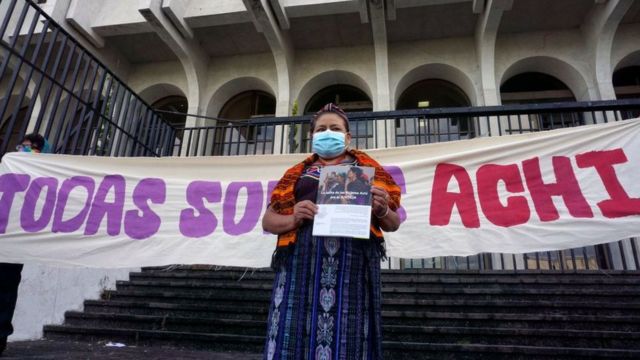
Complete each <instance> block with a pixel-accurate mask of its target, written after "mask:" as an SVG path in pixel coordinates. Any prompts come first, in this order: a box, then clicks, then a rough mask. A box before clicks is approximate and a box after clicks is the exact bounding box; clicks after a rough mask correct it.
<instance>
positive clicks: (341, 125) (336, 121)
mask: <svg viewBox="0 0 640 360" xmlns="http://www.w3.org/2000/svg"><path fill="white" fill-rule="evenodd" d="M327 129H329V130H331V131H339V132H342V133H344V134H345V138H344V143H345V144H346V145H347V146H349V143H350V142H351V134H350V133H349V132H347V127H346V125H345V121H344V119H343V118H341V117H340V116H339V115H338V114H334V113H324V114H322V115H320V116H319V117H318V118H317V119H316V127H315V128H314V129H313V133H312V134H311V135H313V134H316V133H319V132H323V131H325V130H327Z"/></svg>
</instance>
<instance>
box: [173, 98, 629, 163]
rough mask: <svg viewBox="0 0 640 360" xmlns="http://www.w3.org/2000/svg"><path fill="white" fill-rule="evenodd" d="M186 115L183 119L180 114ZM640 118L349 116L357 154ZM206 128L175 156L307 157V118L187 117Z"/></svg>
mask: <svg viewBox="0 0 640 360" xmlns="http://www.w3.org/2000/svg"><path fill="white" fill-rule="evenodd" d="M182 115H185V114H182ZM638 116H640V99H627V100H612V101H591V102H571V103H566V102H565V103H544V104H525V105H507V106H485V107H464V108H438V109H413V110H400V111H379V112H353V113H349V122H350V127H351V135H352V142H351V145H352V146H354V147H356V148H360V149H372V148H380V147H391V146H406V145H417V144H428V143H435V142H444V141H454V140H461V139H469V138H474V137H478V136H500V135H510V134H523V133H529V132H537V131H543V130H551V129H556V128H563V127H574V126H580V125H585V124H594V123H603V122H610V121H619V120H624V119H629V118H635V117H638ZM186 118H187V121H189V120H192V121H191V122H209V123H211V125H208V126H190V127H182V128H178V129H177V131H178V132H180V133H181V136H180V137H179V138H178V139H177V140H176V144H175V147H174V152H173V154H174V155H177V156H212V155H214V156H215V155H220V156H230V155H252V154H282V153H300V152H302V153H306V152H309V151H310V134H309V125H308V124H309V122H310V119H311V116H310V115H307V116H294V117H269V118H255V119H248V120H228V119H220V118H213V117H207V116H198V115H191V114H186Z"/></svg>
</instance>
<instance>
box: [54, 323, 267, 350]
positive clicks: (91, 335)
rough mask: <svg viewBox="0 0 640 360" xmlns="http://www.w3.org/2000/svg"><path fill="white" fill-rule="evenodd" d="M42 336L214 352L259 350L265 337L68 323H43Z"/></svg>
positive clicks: (56, 338)
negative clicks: (92, 326)
mask: <svg viewBox="0 0 640 360" xmlns="http://www.w3.org/2000/svg"><path fill="white" fill-rule="evenodd" d="M44 336H45V338H46V339H51V340H69V339H70V338H71V339H74V340H78V341H91V342H95V341H101V340H108V341H114V342H122V343H124V344H126V345H128V346H175V347H189V348H191V349H206V350H216V351H227V350H233V351H245V352H252V353H259V352H261V351H262V349H263V345H264V341H265V337H264V336H252V335H235V334H234V335H231V334H219V333H193V332H179V331H158V330H137V329H119V328H91V327H81V326H67V325H46V326H45V327H44Z"/></svg>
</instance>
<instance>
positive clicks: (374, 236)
mask: <svg viewBox="0 0 640 360" xmlns="http://www.w3.org/2000/svg"><path fill="white" fill-rule="evenodd" d="M311 136H312V144H313V154H312V155H311V156H309V157H308V158H306V159H305V160H304V161H302V162H301V163H298V164H296V165H294V166H293V167H291V168H290V169H289V170H287V172H286V173H285V174H284V176H283V177H282V178H281V179H280V181H279V182H278V184H277V185H276V187H275V189H274V191H273V195H272V197H271V202H270V204H269V207H268V210H267V212H266V214H265V215H264V217H263V219H262V226H263V228H264V230H265V231H267V232H270V233H273V234H277V235H278V241H277V247H276V250H275V251H274V254H273V257H272V261H271V267H272V268H273V269H274V270H275V271H276V276H275V281H274V286H273V296H272V301H271V305H270V308H269V317H268V327H267V334H268V335H267V339H266V342H265V352H264V357H265V359H268V360H271V359H279V358H282V357H287V358H290V359H306V358H308V357H309V353H313V354H314V357H315V358H334V357H335V358H338V357H339V358H348V359H360V358H362V357H363V356H365V354H366V356H368V357H367V358H371V359H382V323H381V320H382V319H381V313H380V304H381V291H380V289H381V284H380V261H381V259H384V258H385V252H384V244H383V242H384V238H383V234H382V231H396V230H397V229H398V227H399V226H400V218H399V216H398V214H397V213H396V210H397V209H398V207H399V206H400V188H399V187H398V185H396V183H395V182H394V181H393V178H392V177H391V176H390V175H389V173H387V172H386V171H385V170H384V169H383V168H382V166H380V164H378V163H377V162H376V161H375V160H374V159H372V158H371V157H369V156H368V155H367V154H366V153H364V152H362V151H359V150H356V149H352V148H349V147H348V145H349V142H350V141H351V134H350V133H349V119H348V118H347V115H346V114H345V113H344V112H343V111H342V109H340V108H339V107H337V106H336V105H334V104H327V105H325V106H324V107H323V108H322V109H321V110H320V111H318V112H317V113H316V114H315V115H314V116H313V118H312V120H311ZM328 165H332V166H333V165H344V166H345V173H346V172H347V170H348V169H349V167H350V166H369V167H373V168H375V176H374V179H373V184H372V185H373V186H371V190H370V192H371V196H372V197H373V199H372V210H371V211H372V217H371V218H372V221H371V231H370V237H369V240H362V239H352V238H342V237H313V236H312V235H311V233H312V229H313V219H314V217H315V215H316V214H317V211H318V207H317V205H316V204H315V201H316V197H317V193H318V183H319V180H318V179H319V174H320V169H321V168H322V167H324V166H328ZM341 185H342V186H344V179H343V181H342V183H341ZM343 189H344V188H343ZM336 349H337V350H336ZM334 351H338V352H339V354H332V352H334Z"/></svg>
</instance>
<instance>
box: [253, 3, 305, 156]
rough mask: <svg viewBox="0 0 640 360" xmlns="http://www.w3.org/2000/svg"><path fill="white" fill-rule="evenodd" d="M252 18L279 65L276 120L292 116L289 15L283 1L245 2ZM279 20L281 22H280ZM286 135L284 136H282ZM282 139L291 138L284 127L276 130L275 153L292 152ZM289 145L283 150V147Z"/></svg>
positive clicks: (291, 62) (277, 67)
mask: <svg viewBox="0 0 640 360" xmlns="http://www.w3.org/2000/svg"><path fill="white" fill-rule="evenodd" d="M242 1H243V2H244V4H245V6H246V7H247V10H248V11H249V13H250V14H251V17H252V19H253V23H254V25H255V26H256V29H257V30H258V32H261V33H263V34H264V37H265V38H266V39H267V42H268V43H269V47H270V48H271V52H272V53H273V59H274V60H275V64H276V73H277V76H278V93H277V98H276V116H289V115H290V114H291V107H292V104H293V102H292V100H291V95H290V94H291V77H292V74H293V61H294V53H293V46H292V45H291V40H290V39H289V34H288V33H287V32H286V31H283V30H282V29H283V28H286V27H288V26H289V25H288V24H289V23H288V20H287V21H284V20H283V19H285V18H286V13H285V11H284V9H283V8H282V6H281V5H280V3H279V0H271V4H270V3H269V1H268V0H242ZM273 5H276V6H275V7H273V8H278V9H280V11H279V13H278V15H277V16H276V14H274V13H273V11H272V6H273ZM278 19H281V20H280V22H278ZM282 134H284V135H282ZM282 136H285V137H288V131H282V129H281V128H280V127H277V128H276V131H275V138H274V139H273V141H274V144H275V147H274V152H275V153H281V152H288V141H282ZM281 143H283V144H285V145H284V147H281V146H280V144H281Z"/></svg>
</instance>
